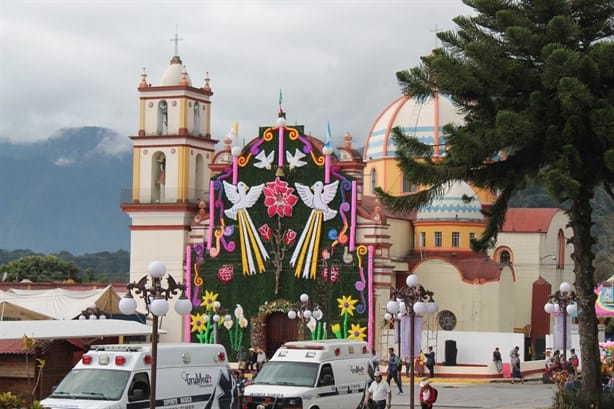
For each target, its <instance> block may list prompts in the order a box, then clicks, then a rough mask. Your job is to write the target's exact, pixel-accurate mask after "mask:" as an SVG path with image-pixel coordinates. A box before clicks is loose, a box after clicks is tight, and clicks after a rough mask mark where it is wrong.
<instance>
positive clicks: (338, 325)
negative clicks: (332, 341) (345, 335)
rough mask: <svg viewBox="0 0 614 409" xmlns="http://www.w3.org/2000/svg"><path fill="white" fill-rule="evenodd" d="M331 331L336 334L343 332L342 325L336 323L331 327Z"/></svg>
mask: <svg viewBox="0 0 614 409" xmlns="http://www.w3.org/2000/svg"><path fill="white" fill-rule="evenodd" d="M330 330H331V331H332V332H333V334H334V333H336V332H339V331H341V324H339V323H336V324H333V325H331V326H330Z"/></svg>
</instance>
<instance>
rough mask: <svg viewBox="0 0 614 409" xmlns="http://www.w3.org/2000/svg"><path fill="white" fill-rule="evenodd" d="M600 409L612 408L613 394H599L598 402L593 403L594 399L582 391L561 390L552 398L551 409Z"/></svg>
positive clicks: (613, 405) (613, 402)
mask: <svg viewBox="0 0 614 409" xmlns="http://www.w3.org/2000/svg"><path fill="white" fill-rule="evenodd" d="M591 408H595V409H602V408H614V392H612V391H609V392H604V393H602V394H601V398H600V399H599V402H595V397H594V396H593V395H590V394H588V393H586V392H582V390H563V391H561V392H557V393H556V394H555V396H554V405H553V406H552V409H591Z"/></svg>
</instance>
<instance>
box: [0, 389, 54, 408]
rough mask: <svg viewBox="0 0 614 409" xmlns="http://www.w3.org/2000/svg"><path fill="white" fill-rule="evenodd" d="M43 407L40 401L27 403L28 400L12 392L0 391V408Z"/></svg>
mask: <svg viewBox="0 0 614 409" xmlns="http://www.w3.org/2000/svg"><path fill="white" fill-rule="evenodd" d="M25 408H29V409H43V407H42V406H41V404H40V402H39V401H37V400H35V401H34V403H32V405H31V406H30V405H28V402H27V401H26V400H25V399H24V398H23V397H22V396H21V395H16V394H14V393H12V392H2V393H0V409H25Z"/></svg>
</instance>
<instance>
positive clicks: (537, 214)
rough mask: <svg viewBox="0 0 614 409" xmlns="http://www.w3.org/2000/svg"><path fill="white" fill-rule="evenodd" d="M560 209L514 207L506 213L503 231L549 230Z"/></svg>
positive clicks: (531, 231)
mask: <svg viewBox="0 0 614 409" xmlns="http://www.w3.org/2000/svg"><path fill="white" fill-rule="evenodd" d="M559 210H560V209H556V208H540V209H537V208H513V209H508V211H507V214H506V215H505V223H503V228H502V229H501V232H503V233H536V232H547V231H548V227H549V226H550V223H552V218H553V217H554V215H555V214H556V213H557V212H558V211H559Z"/></svg>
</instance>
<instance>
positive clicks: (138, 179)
mask: <svg viewBox="0 0 614 409" xmlns="http://www.w3.org/2000/svg"><path fill="white" fill-rule="evenodd" d="M174 41H175V56H174V57H173V58H171V60H170V65H169V67H168V68H167V69H166V71H165V72H164V74H163V75H162V78H161V80H160V83H159V85H152V84H150V83H149V82H148V80H147V73H146V72H145V69H143V73H142V74H141V82H140V83H139V86H138V92H139V107H140V109H139V129H138V134H137V135H136V136H132V137H131V139H132V142H133V167H132V189H131V190H130V195H127V194H126V195H124V196H123V197H122V202H123V203H122V205H121V207H122V210H123V211H124V212H125V213H126V214H128V216H129V217H130V219H131V225H130V242H131V244H130V281H134V280H138V279H139V278H140V277H142V276H143V275H146V274H147V266H148V265H149V263H150V262H151V261H153V260H159V261H161V262H163V263H164V264H165V265H166V268H167V271H168V272H169V274H171V275H173V277H174V278H175V279H177V280H178V281H180V280H181V281H183V275H184V272H183V266H184V258H183V257H184V254H185V249H186V245H187V243H188V233H189V230H190V225H191V223H192V220H193V218H194V216H195V215H196V214H197V213H198V204H199V202H200V201H201V200H202V199H205V198H207V197H208V195H209V183H208V182H209V179H210V177H211V174H210V170H209V163H210V161H211V159H212V157H213V153H214V146H215V144H216V143H217V141H215V140H213V139H211V100H210V98H211V96H212V95H213V92H212V90H211V87H210V85H209V81H210V80H209V75H208V73H207V74H205V75H204V79H203V82H202V86H201V87H197V86H193V85H192V80H191V79H190V75H189V74H188V72H187V70H186V68H185V66H184V65H183V62H182V60H181V58H180V57H179V55H178V53H177V41H178V39H177V38H176V36H175V40H174ZM174 315H176V314H169V315H168V316H167V318H166V320H167V323H168V324H169V325H170V322H168V321H169V320H174V319H178V318H177V317H173V316H174ZM165 337H166V339H167V340H169V341H180V340H181V339H180V337H181V335H180V334H173V333H169V334H167V335H166V336H165Z"/></svg>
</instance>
